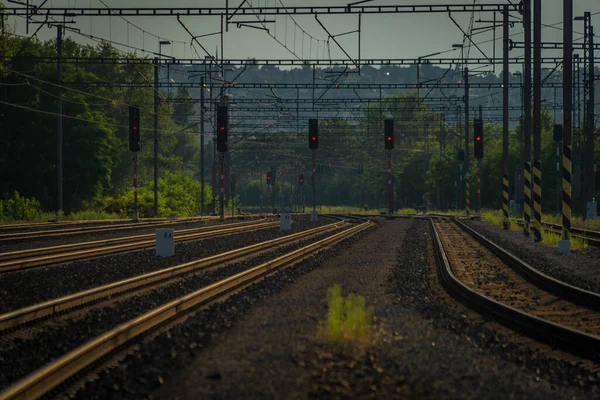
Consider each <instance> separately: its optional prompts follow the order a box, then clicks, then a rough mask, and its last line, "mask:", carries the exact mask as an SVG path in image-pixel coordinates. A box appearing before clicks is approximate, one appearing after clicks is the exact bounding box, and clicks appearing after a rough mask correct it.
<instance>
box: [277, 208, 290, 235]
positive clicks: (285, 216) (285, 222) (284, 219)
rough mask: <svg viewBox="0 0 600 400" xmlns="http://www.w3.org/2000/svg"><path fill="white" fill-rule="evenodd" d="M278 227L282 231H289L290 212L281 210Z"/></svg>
mask: <svg viewBox="0 0 600 400" xmlns="http://www.w3.org/2000/svg"><path fill="white" fill-rule="evenodd" d="M279 228H280V230H282V231H289V230H290V229H292V218H291V216H290V213H287V212H282V213H281V217H280V219H279Z"/></svg>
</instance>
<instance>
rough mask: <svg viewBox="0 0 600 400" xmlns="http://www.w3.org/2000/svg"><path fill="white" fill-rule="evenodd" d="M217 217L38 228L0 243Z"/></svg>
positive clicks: (2, 238) (6, 235)
mask: <svg viewBox="0 0 600 400" xmlns="http://www.w3.org/2000/svg"><path fill="white" fill-rule="evenodd" d="M217 219H218V217H193V218H185V219H176V220H152V221H147V222H131V223H124V224H112V225H101V226H86V227H73V228H71V227H69V228H64V229H52V230H38V231H30V232H16V233H3V234H2V235H1V236H0V244H6V243H11V242H21V241H28V240H43V239H52V238H64V237H72V236H78V235H85V234H93V233H103V232H121V231H127V230H135V229H144V228H156V227H168V226H171V225H176V224H184V223H193V222H202V221H211V220H217Z"/></svg>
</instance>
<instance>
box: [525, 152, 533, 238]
mask: <svg viewBox="0 0 600 400" xmlns="http://www.w3.org/2000/svg"><path fill="white" fill-rule="evenodd" d="M524 197H525V199H524V201H523V216H524V217H525V221H524V222H523V233H524V234H525V236H529V234H530V233H531V162H526V163H525V192H524Z"/></svg>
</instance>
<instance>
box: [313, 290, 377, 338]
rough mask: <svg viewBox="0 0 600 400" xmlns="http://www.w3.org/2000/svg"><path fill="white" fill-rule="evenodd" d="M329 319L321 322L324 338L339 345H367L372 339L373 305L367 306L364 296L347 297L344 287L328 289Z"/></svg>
mask: <svg viewBox="0 0 600 400" xmlns="http://www.w3.org/2000/svg"><path fill="white" fill-rule="evenodd" d="M327 304H328V310H327V321H326V322H324V323H323V322H322V323H321V327H320V330H319V335H320V337H321V338H322V339H324V340H326V341H328V342H330V343H332V344H339V345H358V346H360V345H365V344H366V343H367V342H368V341H369V339H370V333H371V325H372V322H373V307H367V306H366V301H365V298H364V297H363V296H359V295H356V294H350V295H349V296H348V297H347V298H346V299H344V296H343V295H342V287H341V286H340V285H334V286H333V287H331V288H329V289H328V290H327Z"/></svg>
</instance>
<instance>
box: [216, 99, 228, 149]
mask: <svg viewBox="0 0 600 400" xmlns="http://www.w3.org/2000/svg"><path fill="white" fill-rule="evenodd" d="M227 133H228V121H227V106H217V151H218V152H219V153H225V152H226V151H227V150H228V149H229V148H228V146H227Z"/></svg>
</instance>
